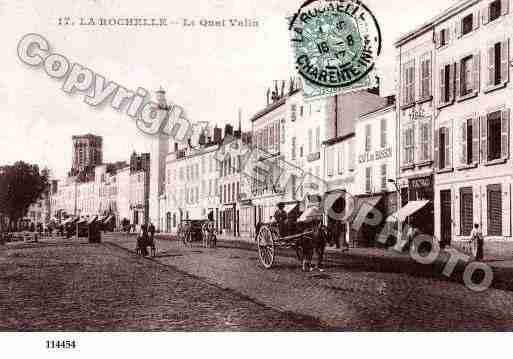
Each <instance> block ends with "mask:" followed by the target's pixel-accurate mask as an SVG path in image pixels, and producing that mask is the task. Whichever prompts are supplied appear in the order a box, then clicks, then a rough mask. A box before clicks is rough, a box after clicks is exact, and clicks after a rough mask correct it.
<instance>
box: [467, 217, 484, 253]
mask: <svg viewBox="0 0 513 359" xmlns="http://www.w3.org/2000/svg"><path fill="white" fill-rule="evenodd" d="M469 242H470V243H471V245H472V255H473V257H474V259H475V260H477V261H480V260H482V259H483V246H484V238H483V233H482V232H481V229H480V228H479V224H477V223H474V228H473V229H472V231H471V232H470V241H469Z"/></svg>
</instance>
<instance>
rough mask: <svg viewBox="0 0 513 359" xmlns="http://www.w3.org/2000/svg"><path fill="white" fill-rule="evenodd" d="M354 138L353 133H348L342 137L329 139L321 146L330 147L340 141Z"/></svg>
mask: <svg viewBox="0 0 513 359" xmlns="http://www.w3.org/2000/svg"><path fill="white" fill-rule="evenodd" d="M354 136H355V133H354V132H350V133H348V134H345V135H342V136H338V137H334V138H330V139H329V140H326V141H324V142H323V143H322V144H323V145H328V146H331V145H334V144H336V143H339V142H342V141H344V140H347V139H348V138H351V137H354Z"/></svg>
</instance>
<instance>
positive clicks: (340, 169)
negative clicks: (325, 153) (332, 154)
mask: <svg viewBox="0 0 513 359" xmlns="http://www.w3.org/2000/svg"><path fill="white" fill-rule="evenodd" d="M342 173H344V148H343V147H340V148H339V149H338V174H342Z"/></svg>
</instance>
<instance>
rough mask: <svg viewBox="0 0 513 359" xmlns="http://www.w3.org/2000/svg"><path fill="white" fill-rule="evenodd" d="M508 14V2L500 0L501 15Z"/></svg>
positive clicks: (507, 0)
mask: <svg viewBox="0 0 513 359" xmlns="http://www.w3.org/2000/svg"><path fill="white" fill-rule="evenodd" d="M508 12H509V0H501V15H506V14H507V13H508Z"/></svg>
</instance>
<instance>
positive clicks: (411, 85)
mask: <svg viewBox="0 0 513 359" xmlns="http://www.w3.org/2000/svg"><path fill="white" fill-rule="evenodd" d="M414 101H415V60H411V61H409V62H407V63H406V64H404V67H403V105H408V104H411V103H413V102H414Z"/></svg>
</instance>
